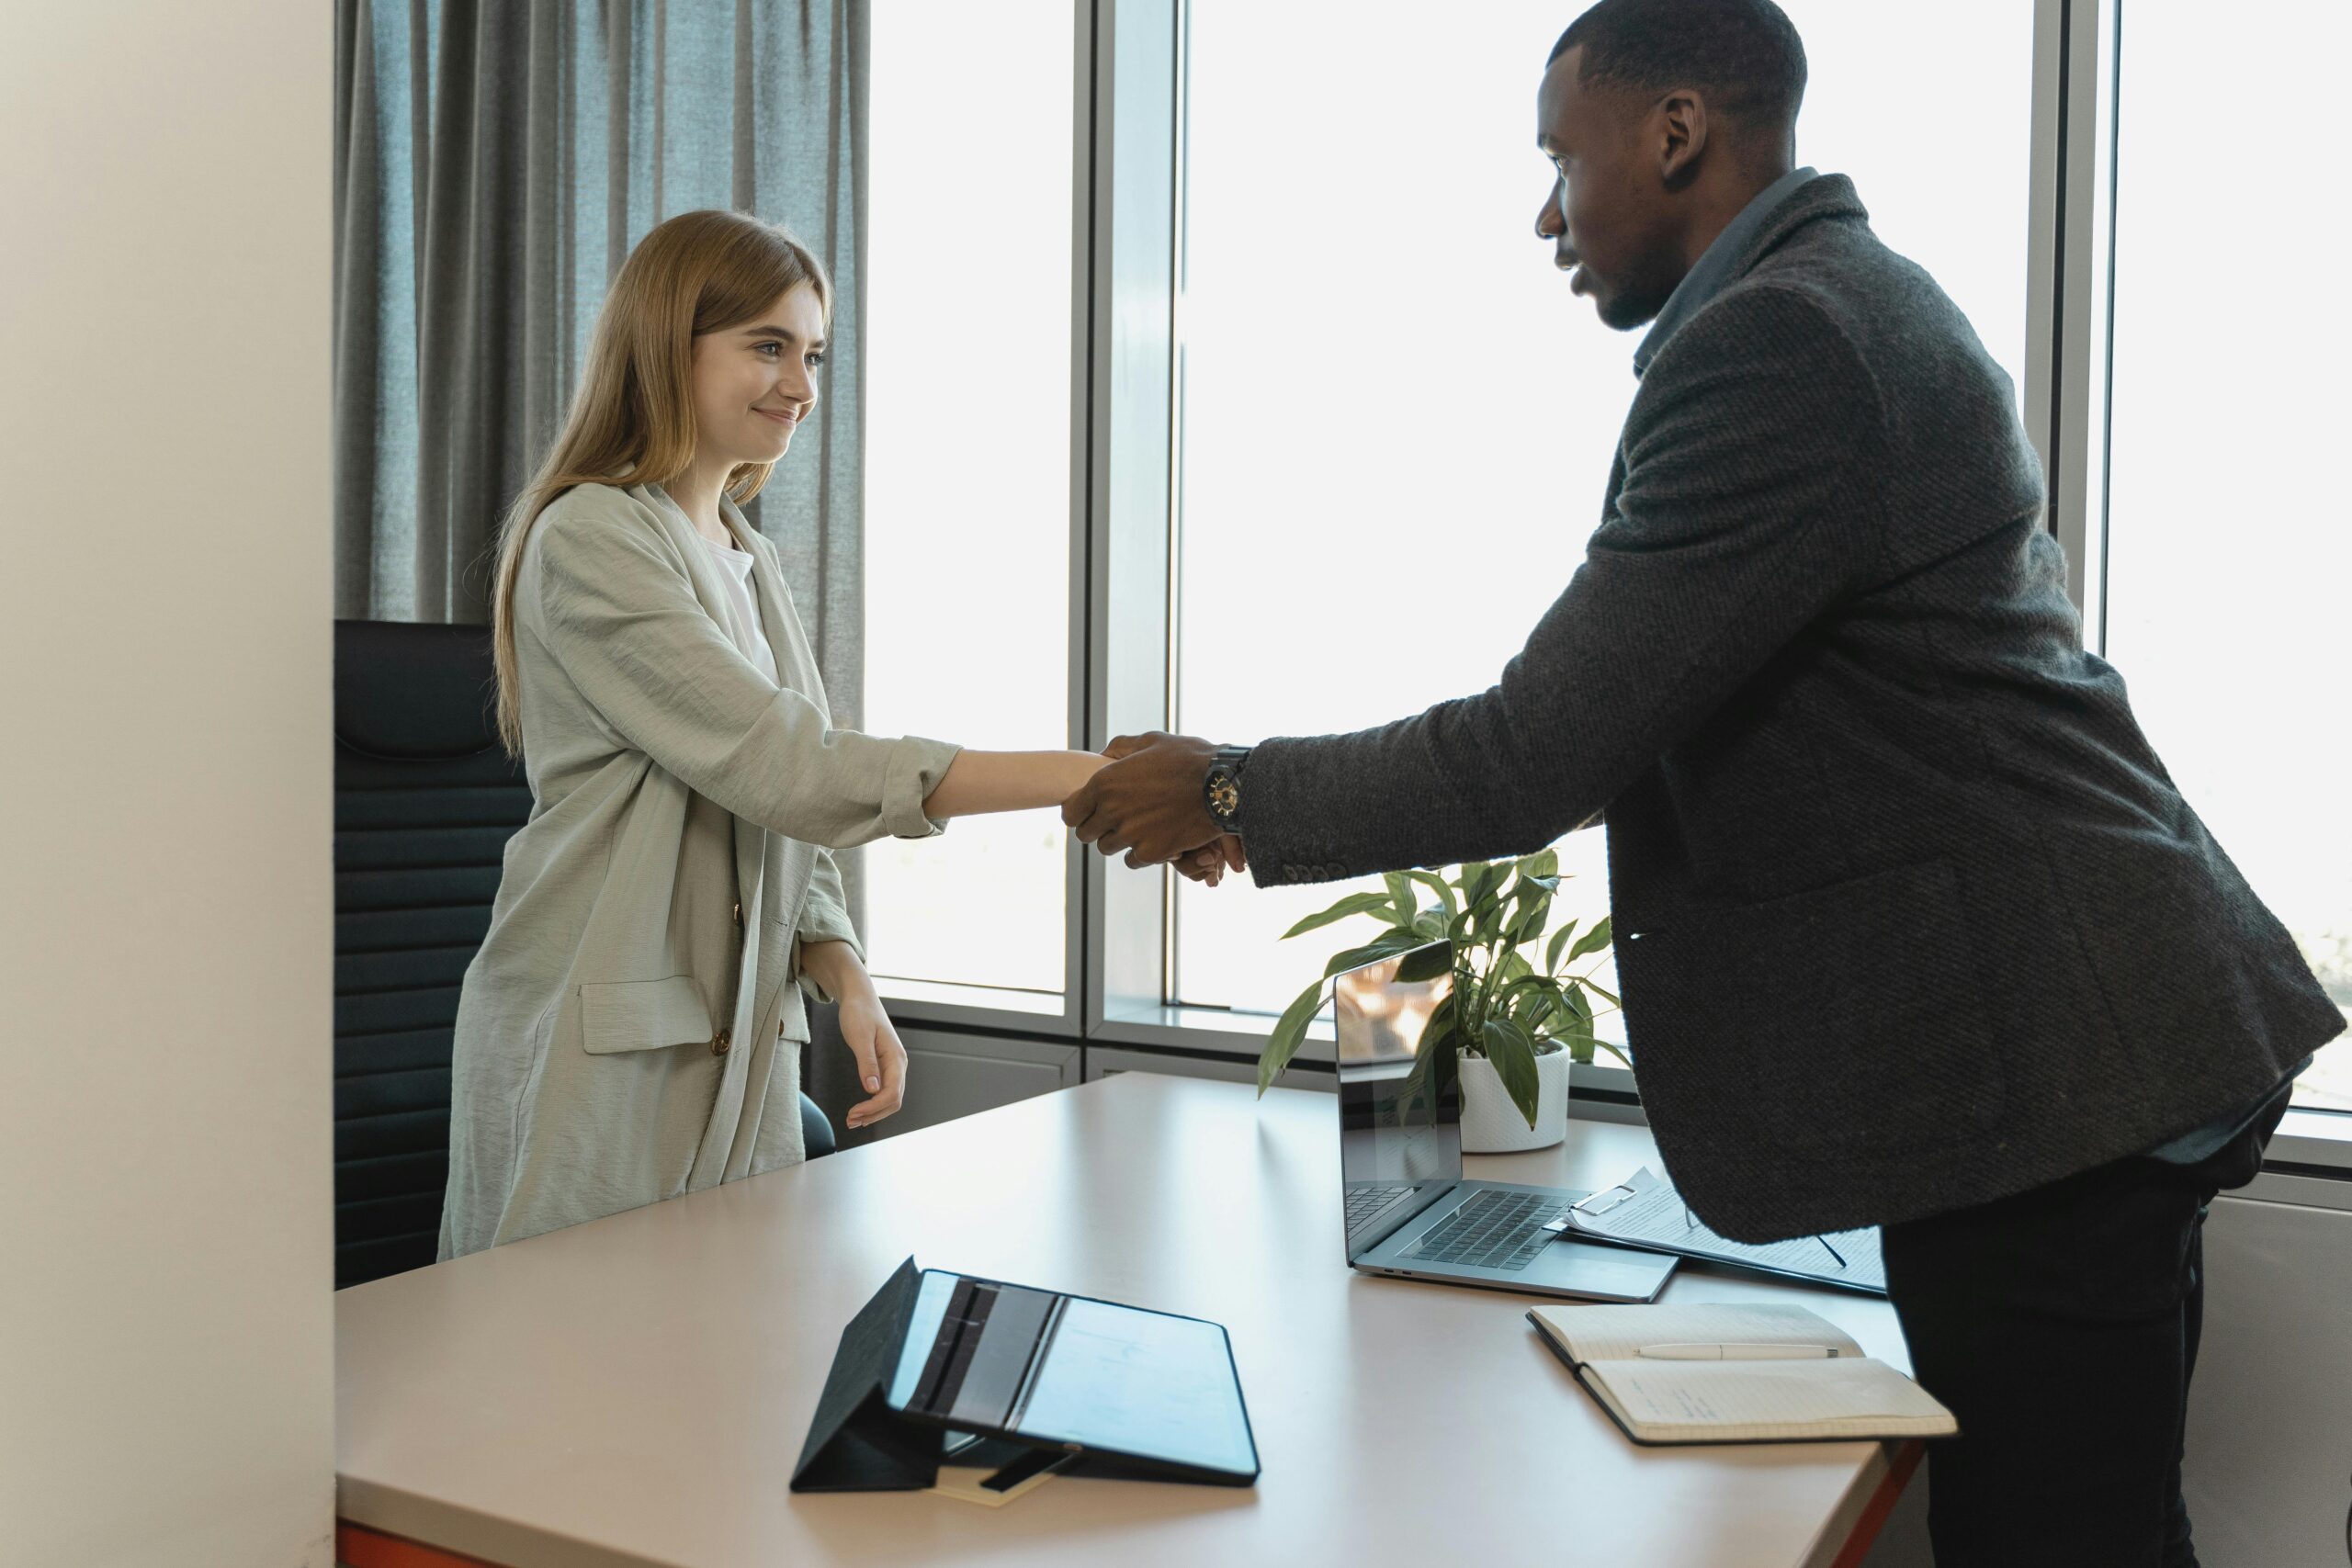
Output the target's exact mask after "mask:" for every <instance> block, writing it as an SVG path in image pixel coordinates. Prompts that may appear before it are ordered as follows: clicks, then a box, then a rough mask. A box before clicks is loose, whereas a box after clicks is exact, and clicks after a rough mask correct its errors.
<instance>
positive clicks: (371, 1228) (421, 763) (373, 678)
mask: <svg viewBox="0 0 2352 1568" xmlns="http://www.w3.org/2000/svg"><path fill="white" fill-rule="evenodd" d="M334 654H335V658H334V1273H335V1280H334V1282H335V1287H336V1288H337V1289H338V1290H340V1289H341V1288H342V1287H344V1286H345V1285H356V1284H358V1283H360V1282H361V1281H362V1280H375V1279H380V1278H382V1277H383V1276H384V1275H387V1274H397V1273H400V1272H401V1271H402V1270H403V1269H416V1268H422V1267H423V1266H424V1265H425V1264H428V1263H430V1262H432V1261H433V1259H434V1255H435V1251H436V1250H437V1248H438V1245H439V1238H440V1228H441V1198H442V1190H443V1189H444V1187H446V1186H447V1181H448V1175H449V1053H450V1041H451V1032H452V1030H453V1028H454V1026H455V1025H456V1022H457V1017H458V984H459V982H460V981H461V980H462V979H463V978H464V976H465V972H466V965H467V964H469V963H470V962H471V961H472V959H473V955H474V952H475V950H476V949H477V948H479V947H480V946H481V940H482V938H483V937H484V936H485V935H486V934H488V932H489V931H490V908H491V902H492V899H493V898H495V897H497V893H498V876H499V866H500V860H501V857H502V855H503V852H504V851H505V847H506V840H507V839H508V838H509V837H510V836H511V835H512V834H513V833H514V831H515V829H517V828H519V827H521V826H522V825H523V822H524V820H525V818H527V817H528V816H529V815H530V810H531V792H530V788H529V786H528V785H527V784H525V782H524V777H523V769H522V765H521V764H520V763H519V762H515V761H510V760H509V759H508V757H507V755H506V753H505V752H504V750H502V749H501V748H500V746H499V744H498V738H497V734H496V731H495V729H494V728H492V717H491V711H490V705H491V693H492V685H491V651H490V633H489V631H488V629H487V628H485V627H481V626H425V625H416V624H411V623H406V622H391V621H337V622H336V623H335V627H334ZM800 1120H801V1126H802V1131H803V1134H804V1135H805V1138H806V1141H807V1143H808V1148H809V1157H810V1158H812V1159H813V1158H815V1157H817V1156H820V1155H825V1154H831V1152H832V1150H833V1147H834V1138H833V1129H832V1123H831V1122H829V1121H827V1120H826V1118H825V1113H824V1112H823V1111H820V1110H819V1109H818V1107H817V1102H816V1101H815V1100H810V1099H809V1097H808V1096H807V1095H806V1094H803V1095H802V1096H801V1097H800Z"/></svg>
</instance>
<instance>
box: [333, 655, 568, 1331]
mask: <svg viewBox="0 0 2352 1568" xmlns="http://www.w3.org/2000/svg"><path fill="white" fill-rule="evenodd" d="M334 653H335V660H334V1272H335V1285H336V1287H337V1288H338V1289H340V1288H341V1287H343V1286H345V1285H354V1284H357V1283H359V1282H360V1281H361V1280H374V1279H379V1278H380V1277H382V1276H383V1275H386V1274H397V1273H399V1272H401V1270H402V1269H414V1268H419V1267H421V1266H423V1265H424V1264H427V1263H430V1262H432V1261H433V1258H434V1255H435V1250H436V1247H437V1246H438V1241H439V1236H440V1228H441V1197H442V1190H443V1189H444V1187H445V1186H446V1185H447V1180H448V1174H449V1047H450V1038H451V1030H452V1028H453V1026H454V1025H455V1024H456V1022H457V1017H458V984H459V982H460V981H461V980H463V978H464V977H465V972H466V965H467V964H469V963H470V962H471V961H472V959H473V955H474V951H475V949H477V948H479V947H480V946H481V939H482V937H483V936H484V935H485V934H487V933H488V931H489V930H490V908H491V902H492V899H494V898H495V897H497V896H498V876H499V864H500V857H501V855H502V854H503V852H504V850H505V847H506V840H507V839H508V838H509V837H510V836H511V835H512V834H513V833H514V831H515V829H517V828H519V827H521V826H522V825H523V822H524V820H525V819H526V818H528V817H529V816H530V812H531V792H530V788H529V786H528V785H527V784H525V783H524V779H523V769H522V765H521V764H520V763H519V762H516V761H513V760H512V759H510V758H509V757H508V756H507V755H506V753H505V751H504V750H503V749H501V747H500V746H499V744H498V739H497V735H496V732H495V730H494V729H493V728H492V717H491V703H492V684H491V654H490V633H489V630H488V629H487V628H486V627H482V626H418V625H411V624H407V623H395V622H377V621H338V622H336V623H335V628H334Z"/></svg>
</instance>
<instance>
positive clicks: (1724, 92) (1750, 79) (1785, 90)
mask: <svg viewBox="0 0 2352 1568" xmlns="http://www.w3.org/2000/svg"><path fill="white" fill-rule="evenodd" d="M1579 45H1581V46H1582V47H1583V49H1584V58H1583V59H1582V60H1580V61H1578V62H1577V80H1578V81H1580V82H1583V83H1586V84H1589V85H1603V86H1611V87H1623V88H1629V89H1638V90H1641V91H1644V92H1653V93H1663V92H1665V91H1666V90H1667V89H1668V88H1670V87H1697V88H1699V89H1701V90H1702V92H1704V93H1706V94H1707V95H1708V99H1709V106H1710V107H1713V108H1714V109H1717V110H1719V111H1720V112H1722V113H1724V114H1727V115H1729V116H1730V117H1731V118H1734V119H1736V120H1738V121H1741V122H1743V123H1744V124H1746V125H1750V126H1756V127H1770V128H1776V129H1784V128H1787V127H1792V126H1793V125H1795V124H1796V118H1797V107H1798V106H1799V105H1801V104H1802V103H1804V42H1803V40H1801V39H1798V37H1797V29H1796V28H1795V27H1794V26H1793V25H1792V24H1791V22H1790V21H1789V18H1788V17H1787V15H1786V14H1785V13H1784V12H1782V11H1781V8H1780V7H1779V6H1775V5H1774V4H1772V0H1600V4H1599V5H1597V6H1593V7H1592V9H1590V10H1589V11H1587V12H1586V13H1585V14H1584V15H1583V16H1581V17H1577V19H1576V20H1575V21H1573V22H1571V23H1569V24H1568V30H1567V31H1566V32H1564V33H1562V34H1561V35H1560V41H1559V42H1558V43H1555V44H1554V45H1553V46H1552V54H1551V60H1557V59H1559V58H1560V56H1562V55H1564V54H1566V52H1567V51H1570V50H1572V49H1575V48H1577V47H1578V46H1579ZM1545 63H1546V64H1547V65H1548V64H1549V63H1551V61H1546V62H1545Z"/></svg>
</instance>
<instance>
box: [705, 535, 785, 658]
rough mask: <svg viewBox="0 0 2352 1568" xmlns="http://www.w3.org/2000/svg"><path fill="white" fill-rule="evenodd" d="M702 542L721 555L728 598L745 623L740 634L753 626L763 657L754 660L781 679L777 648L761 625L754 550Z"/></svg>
mask: <svg viewBox="0 0 2352 1568" xmlns="http://www.w3.org/2000/svg"><path fill="white" fill-rule="evenodd" d="M695 537H697V538H701V536H700V535H696V536H695ZM702 542H703V547H704V548H705V549H707V550H708V551H709V552H710V553H711V554H712V555H714V556H716V557H718V565H719V577H720V578H721V580H723V581H725V582H726V584H727V597H728V599H729V601H730V602H731V604H732V607H733V609H734V611H735V614H736V615H737V616H738V617H740V620H741V625H740V626H738V627H737V628H736V629H737V632H738V634H739V635H740V634H741V631H742V630H743V629H745V628H749V629H750V631H751V634H752V643H753V644H754V645H755V646H757V647H758V649H759V650H760V656H759V658H758V659H756V660H753V661H752V662H753V663H754V664H756V665H757V666H758V667H759V669H760V671H761V672H762V673H763V674H764V675H766V676H767V678H768V679H769V680H771V681H775V680H780V679H781V677H780V676H778V675H777V674H776V670H775V649H773V648H771V647H769V646H768V634H767V632H766V630H765V629H764V628H763V627H762V626H761V625H760V606H759V602H758V601H757V600H756V599H755V598H754V597H753V592H754V591H753V589H752V557H751V552H749V551H748V550H740V549H737V548H736V547H734V546H733V545H732V544H726V545H714V544H712V543H711V542H710V541H709V540H708V539H703V541H702Z"/></svg>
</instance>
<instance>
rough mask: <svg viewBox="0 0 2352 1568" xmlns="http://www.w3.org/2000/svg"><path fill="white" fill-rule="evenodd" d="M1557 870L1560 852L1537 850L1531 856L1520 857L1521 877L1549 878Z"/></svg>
mask: <svg viewBox="0 0 2352 1568" xmlns="http://www.w3.org/2000/svg"><path fill="white" fill-rule="evenodd" d="M1559 869H1560V852H1559V851H1558V850H1556V849H1553V850H1538V851H1536V852H1534V853H1533V854H1532V855H1522V856H1521V857H1520V861H1519V874H1521V876H1550V875H1552V874H1554V873H1555V872H1556V871H1558V870H1559Z"/></svg>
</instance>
